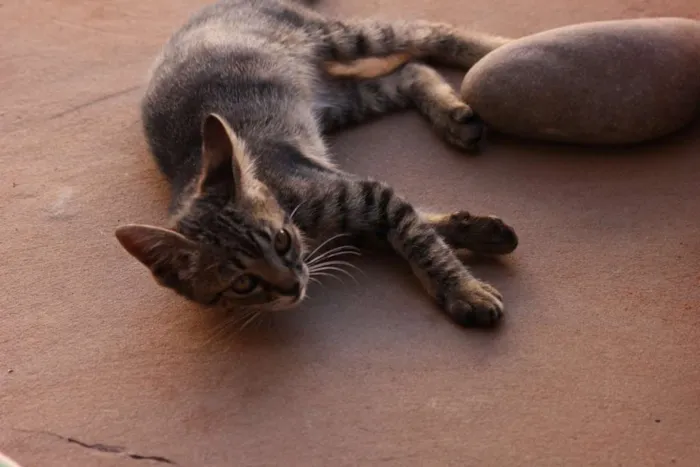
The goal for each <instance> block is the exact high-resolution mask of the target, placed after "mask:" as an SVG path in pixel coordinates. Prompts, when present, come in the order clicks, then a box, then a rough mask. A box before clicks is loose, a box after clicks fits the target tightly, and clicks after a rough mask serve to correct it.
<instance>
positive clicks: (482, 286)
mask: <svg viewBox="0 0 700 467" xmlns="http://www.w3.org/2000/svg"><path fill="white" fill-rule="evenodd" d="M445 311H446V312H447V314H448V315H449V316H450V318H452V320H453V321H455V322H456V323H457V324H459V325H460V326H464V327H481V328H489V327H494V326H496V325H497V324H498V323H499V322H500V321H501V318H502V317H503V297H502V296H501V294H500V293H499V292H498V291H497V290H496V289H495V288H494V287H492V286H491V285H489V284H486V283H485V282H481V281H479V280H476V279H473V280H471V281H470V282H469V283H468V284H467V285H466V286H465V287H463V288H462V289H461V290H460V293H459V294H456V295H455V296H454V297H452V298H451V299H448V301H447V303H446V310H445Z"/></svg>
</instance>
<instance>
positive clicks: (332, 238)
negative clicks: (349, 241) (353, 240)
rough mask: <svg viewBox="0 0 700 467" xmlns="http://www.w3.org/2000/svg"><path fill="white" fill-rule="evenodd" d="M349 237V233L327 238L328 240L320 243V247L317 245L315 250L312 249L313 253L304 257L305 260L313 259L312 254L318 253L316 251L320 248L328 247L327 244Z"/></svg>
mask: <svg viewBox="0 0 700 467" xmlns="http://www.w3.org/2000/svg"><path fill="white" fill-rule="evenodd" d="M349 236H350V234H349V233H341V234H338V235H333V236H332V237H331V238H329V239H328V240H326V241H324V242H323V243H321V244H320V245H318V246H317V247H316V248H314V249H313V251H312V252H311V253H309V254H308V255H306V258H307V260H311V259H313V256H314V254H315V253H316V252H318V251H319V250H320V249H321V248H323V247H324V246H326V245H328V244H329V243H330V242H332V241H333V240H336V239H338V238H342V237H349Z"/></svg>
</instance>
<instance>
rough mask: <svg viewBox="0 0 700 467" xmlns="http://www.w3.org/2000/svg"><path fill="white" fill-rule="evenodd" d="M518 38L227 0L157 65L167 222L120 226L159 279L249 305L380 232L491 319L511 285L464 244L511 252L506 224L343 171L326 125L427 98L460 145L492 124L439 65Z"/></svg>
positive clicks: (445, 132) (440, 298)
mask: <svg viewBox="0 0 700 467" xmlns="http://www.w3.org/2000/svg"><path fill="white" fill-rule="evenodd" d="M506 42H507V40H506V39H503V38H500V37H493V36H487V35H481V34H476V33H471V32H468V31H465V30H462V29H459V28H456V27H452V26H450V25H445V24H435V23H429V22H381V21H377V20H348V21H342V20H336V19H330V18H326V17H324V16H322V15H320V14H319V13H316V12H314V11H313V10H310V9H308V8H306V7H305V6H302V5H299V4H294V3H288V2H285V1H282V0H226V1H221V2H219V3H217V4H214V5H211V6H207V7H205V8H204V9H202V10H201V11H200V12H198V13H196V14H195V15H194V16H193V17H192V18H191V19H190V20H189V21H188V22H187V23H186V24H185V25H184V26H183V27H182V28H181V29H180V30H179V31H177V32H176V33H175V34H174V35H173V36H172V38H171V39H170V41H169V42H168V43H167V45H166V46H165V48H164V49H163V51H162V53H161V55H160V57H159V58H158V59H157V61H156V64H155V65H154V68H153V70H152V76H151V78H150V82H149V85H148V89H147V91H146V95H145V98H144V100H143V106H142V114H143V123H144V127H145V133H146V136H147V139H148V142H149V144H150V148H151V150H152V153H153V155H154V156H155V159H156V161H157V162H158V164H159V167H160V169H161V170H162V172H163V173H164V174H165V176H166V177H167V178H168V179H169V181H170V182H171V184H172V190H173V202H172V205H171V214H172V216H171V224H170V226H169V227H168V228H161V227H154V226H146V225H126V226H122V227H119V228H118V229H117V231H116V236H117V238H118V239H119V241H120V243H121V244H122V246H123V247H124V248H125V249H126V250H127V251H128V252H129V253H130V254H131V255H133V256H134V257H135V258H136V259H138V260H139V261H140V262H141V263H143V264H144V265H146V266H147V267H148V268H150V270H151V272H152V274H153V276H154V277H155V279H156V280H157V281H158V282H159V283H160V284H161V285H163V286H165V287H169V288H171V289H173V290H174V291H176V292H177V293H179V294H181V295H183V296H184V297H186V298H188V299H190V300H193V301H195V302H198V303H201V304H206V305H212V306H221V307H225V308H230V309H234V310H247V309H260V310H278V309H284V308H289V307H292V306H294V305H297V304H298V303H299V302H301V301H302V300H303V298H304V297H305V295H306V290H307V285H308V284H309V281H310V280H313V279H314V278H315V277H317V276H321V275H324V274H328V273H330V272H333V271H334V270H336V269H338V268H339V267H340V266H342V264H341V262H339V261H338V259H337V256H338V255H340V254H342V253H351V252H354V251H356V250H355V249H354V247H352V246H349V245H347V246H340V247H337V248H335V249H332V250H328V251H325V252H324V251H323V249H316V250H313V251H310V248H309V247H308V246H307V245H308V244H309V242H310V241H315V242H316V243H317V244H318V243H320V242H322V241H324V240H328V239H332V238H336V237H338V236H347V238H348V240H351V239H352V238H374V239H378V240H380V241H382V242H383V243H385V244H388V245H390V246H391V247H392V248H393V249H394V250H395V251H396V252H397V253H398V254H399V255H401V256H402V257H404V258H405V259H406V260H407V261H408V263H409V264H410V266H411V268H412V269H413V271H414V273H415V275H416V276H417V277H418V279H419V280H420V281H421V282H422V284H423V285H424V287H425V289H426V290H427V292H428V293H429V294H430V295H431V296H432V297H433V298H434V299H435V301H436V302H437V304H438V305H439V307H440V308H441V309H442V310H443V311H444V312H445V313H446V314H447V315H448V316H449V317H450V318H452V319H453V320H454V321H455V322H457V323H459V324H461V325H464V326H492V325H494V324H496V323H497V322H498V321H499V320H500V318H501V316H502V312H503V303H502V298H501V295H500V294H499V293H498V291H496V290H495V289H494V288H493V287H492V286H490V285H488V284H486V283H484V282H482V281H480V280H478V279H476V278H475V277H473V276H472V274H471V273H470V272H469V270H468V269H467V268H466V267H465V266H464V265H463V264H462V262H461V261H460V259H459V258H458V257H457V255H456V253H455V250H457V249H468V250H471V251H472V252H476V253H483V254H496V255H498V254H506V253H510V252H511V251H513V250H514V249H515V248H516V246H517V243H518V240H517V237H516V235H515V232H514V231H513V229H512V228H510V227H509V226H507V225H506V224H504V223H503V222H502V221H501V220H500V219H498V218H495V217H490V216H475V215H471V214H469V213H468V212H467V211H462V212H458V213H454V214H432V213H422V212H419V211H418V210H417V209H416V208H415V207H414V206H413V205H412V204H411V203H409V202H408V201H406V200H405V199H404V198H402V197H401V196H399V195H398V194H397V193H396V192H395V191H394V190H393V189H392V188H391V187H390V186H388V185H386V184H384V183H382V182H380V181H375V180H371V179H367V178H363V177H358V176H355V175H353V174H350V173H347V172H345V171H343V170H341V169H340V168H338V167H336V166H335V165H334V164H333V162H332V160H331V157H330V155H329V154H328V150H327V148H326V145H325V144H324V141H323V137H322V135H323V134H325V133H327V132H329V131H332V130H336V129H339V128H342V127H343V126H346V125H350V124H357V123H359V122H361V121H363V120H365V119H368V118H369V117H372V116H377V115H380V114H384V113H388V112H390V111H396V110H400V109H405V108H409V107H414V108H416V109H417V110H418V112H419V113H420V114H422V115H423V116H424V117H425V118H426V119H427V121H428V122H429V123H430V124H431V125H432V127H433V128H434V129H435V130H436V131H437V132H438V133H439V134H440V135H442V137H443V138H444V139H445V140H446V141H448V142H449V143H451V144H453V145H455V146H457V147H459V148H462V149H467V150H468V149H470V148H472V147H474V145H475V144H476V143H477V142H478V140H479V139H480V137H481V134H482V127H481V124H480V122H479V121H478V119H477V118H476V117H475V116H474V115H473V114H472V112H471V109H470V108H469V106H468V105H467V104H465V103H464V102H462V101H461V100H460V99H459V97H458V96H457V95H456V94H455V92H454V90H453V89H452V87H451V86H450V85H449V84H447V83H446V82H445V81H444V80H443V78H442V77H441V76H440V75H439V74H438V73H437V72H436V71H435V70H434V69H433V68H431V67H429V66H427V65H425V64H423V63H422V61H430V62H435V63H439V64H443V65H448V66H453V67H458V68H461V69H468V68H469V67H470V66H472V65H473V64H474V63H475V62H476V61H477V60H479V59H480V58H481V57H483V56H484V55H485V54H487V53H488V52H490V51H491V50H493V49H495V48H496V47H499V46H500V45H503V44H505V43H506Z"/></svg>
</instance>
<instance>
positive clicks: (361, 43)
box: [319, 19, 510, 78]
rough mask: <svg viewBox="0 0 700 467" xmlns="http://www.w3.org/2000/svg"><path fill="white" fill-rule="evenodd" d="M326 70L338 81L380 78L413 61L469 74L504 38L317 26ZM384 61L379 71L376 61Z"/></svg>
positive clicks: (418, 24)
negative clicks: (341, 78)
mask: <svg viewBox="0 0 700 467" xmlns="http://www.w3.org/2000/svg"><path fill="white" fill-rule="evenodd" d="M319 28H320V33H321V36H322V44H323V49H322V55H323V56H324V57H325V60H326V70H327V71H328V72H329V73H330V74H331V75H334V76H338V77H342V76H345V77H348V76H356V77H358V78H360V77H364V78H368V77H370V76H375V77H376V76H381V75H383V74H386V73H387V72H390V71H392V70H393V69H396V68H398V67H399V66H400V65H401V64H404V63H408V62H410V61H412V60H423V61H430V62H432V63H436V64H440V65H446V66H450V67H455V68H459V69H462V70H465V71H466V70H468V69H469V68H471V67H472V66H473V65H474V64H475V63H476V62H477V61H479V60H480V59H481V58H483V57H484V56H485V55H486V54H488V53H490V52H491V51H493V50H495V49H496V48H498V47H500V46H502V45H504V44H506V43H508V42H509V41H510V40H509V39H507V38H504V37H499V36H493V35H488V34H481V33H478V32H473V31H468V30H466V29H462V28H458V27H455V26H452V25H450V24H445V23H434V22H428V21H392V22H387V21H381V20H374V19H362V20H355V21H330V22H326V23H322V24H320V25H319ZM368 57H369V58H374V57H379V58H384V61H383V62H382V63H381V66H377V64H378V63H379V62H378V61H377V60H368Z"/></svg>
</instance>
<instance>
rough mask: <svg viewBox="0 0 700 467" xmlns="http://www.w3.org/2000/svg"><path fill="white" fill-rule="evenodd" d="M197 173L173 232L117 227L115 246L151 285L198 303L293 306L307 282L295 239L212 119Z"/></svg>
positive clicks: (232, 139) (223, 126)
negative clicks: (145, 271)
mask: <svg viewBox="0 0 700 467" xmlns="http://www.w3.org/2000/svg"><path fill="white" fill-rule="evenodd" d="M201 167H202V168H201V171H200V174H199V177H198V179H197V180H196V183H195V185H194V186H193V187H192V194H191V198H189V200H188V201H187V202H186V203H185V204H184V206H183V207H182V209H181V213H180V214H178V215H177V216H176V222H175V226H174V227H173V229H164V228H160V227H153V226H147V225H126V226H122V227H119V228H118V229H117V230H116V233H115V234H116V236H117V239H118V240H119V242H120V243H121V245H122V246H123V247H124V249H126V251H128V252H129V253H130V254H131V255H132V256H133V257H135V258H136V259H137V260H139V261H140V262H141V263H143V264H144V265H145V266H147V267H148V268H149V269H150V270H151V273H152V274H153V276H154V278H155V279H156V281H157V282H158V283H160V284H161V285H163V286H165V287H169V288H171V289H173V290H175V291H176V292H178V293H179V294H181V295H183V296H185V297H187V298H188V299H190V300H193V301H195V302H198V303H202V304H206V305H216V306H220V307H223V308H227V309H241V308H244V309H245V308H257V309H269V310H277V309H284V308H289V307H291V306H293V305H296V304H297V303H299V302H300V301H301V300H302V299H303V298H304V296H305V294H306V287H307V284H308V280H309V270H308V267H307V266H306V265H305V264H304V261H303V257H304V248H305V247H304V241H303V237H302V234H301V232H300V231H299V229H298V228H297V227H296V226H295V225H294V224H293V222H292V220H291V218H290V216H289V214H288V213H287V212H286V211H285V210H284V209H283V208H281V207H280V205H279V204H278V202H277V200H276V198H275V197H274V196H273V194H272V193H271V192H270V190H269V189H268V188H267V187H266V186H265V185H263V184H262V183H260V182H259V181H257V179H256V178H255V176H254V173H253V171H254V167H253V165H252V164H251V162H250V161H249V160H248V158H247V156H246V152H245V147H244V146H243V144H242V143H241V142H240V141H239V140H238V139H237V138H236V136H235V135H234V134H233V131H232V130H231V128H230V127H229V126H228V124H227V123H226V122H225V121H224V119H223V118H221V117H219V116H217V115H210V116H208V117H207V118H206V119H205V121H204V124H203V126H202V164H201Z"/></svg>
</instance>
